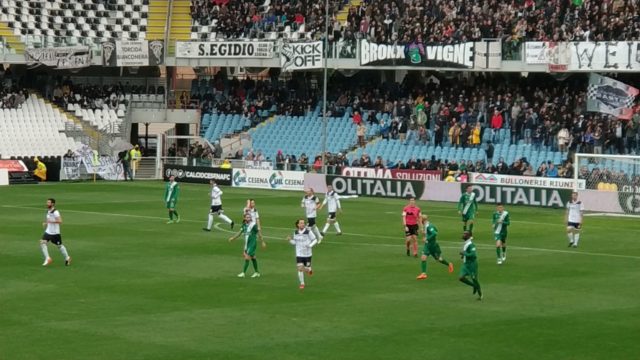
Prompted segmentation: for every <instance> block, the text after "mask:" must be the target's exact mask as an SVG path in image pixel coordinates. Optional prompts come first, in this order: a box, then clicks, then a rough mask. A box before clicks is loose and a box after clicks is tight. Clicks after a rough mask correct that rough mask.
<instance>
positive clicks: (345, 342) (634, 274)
mask: <svg viewBox="0 0 640 360" xmlns="http://www.w3.org/2000/svg"><path fill="white" fill-rule="evenodd" d="M163 190H164V188H163V185H162V184H161V183H160V182H135V183H97V184H92V183H80V184H43V185H37V186H12V187H2V188H0V197H1V198H2V203H1V204H0V359H3V360H5V359H6V360H23V359H47V360H50V359H64V360H72V359H82V360H88V359H91V360H98V359H106V360H113V359H126V360H134V359H166V360H176V359H188V360H199V359H216V360H221V359H252V360H262V359H296V360H298V359H305V360H307V359H319V360H330V359H450V360H456V359H518V360H522V359H536V360H541V359H553V360H557V359H580V360H584V359H607V360H612V359H637V358H638V356H639V355H638V345H637V344H638V338H639V337H638V335H639V334H640V333H639V332H638V331H639V329H640V320H638V316H639V315H640V301H638V299H639V295H640V291H639V290H638V279H639V277H638V274H639V272H638V269H639V268H640V241H639V240H640V235H638V234H640V222H638V220H637V219H630V218H613V217H607V218H600V217H588V218H587V219H586V222H585V230H584V233H583V235H582V238H581V241H580V247H579V248H577V249H569V248H567V239H566V236H565V232H564V229H565V227H564V224H563V218H564V214H563V211H562V210H544V209H537V208H532V207H526V208H525V207H507V210H509V211H510V213H511V219H512V220H511V221H512V222H511V226H510V227H509V239H508V252H507V255H508V259H507V262H506V263H505V264H504V265H502V266H498V265H496V263H495V262H496V259H495V247H494V242H493V236H492V233H491V214H492V212H493V210H494V208H493V207H491V206H488V205H484V206H483V205H480V208H479V212H478V214H477V216H476V225H475V234H474V235H475V236H474V237H475V242H476V243H477V244H478V249H479V257H480V263H479V273H480V281H481V283H482V287H483V291H484V295H485V297H484V300H483V301H477V300H476V298H475V297H474V296H472V294H471V288H470V287H468V286H465V285H463V284H462V283H460V282H459V281H458V280H457V274H458V269H459V268H460V260H459V256H458V255H457V254H458V251H459V248H460V246H461V243H462V241H461V240H460V235H461V229H462V223H461V222H460V217H459V216H458V214H457V211H456V204H455V203H448V204H447V203H427V202H418V204H419V206H420V207H421V208H422V209H423V211H424V212H426V213H427V214H429V215H430V218H431V221H432V222H433V223H435V224H436V226H437V227H438V229H439V231H440V235H439V236H438V240H439V242H440V245H441V247H442V251H443V255H444V256H445V258H447V259H450V260H452V261H454V263H455V266H456V270H455V272H454V274H449V273H448V272H447V269H446V267H445V266H442V265H441V264H438V263H436V262H435V261H433V260H432V259H430V260H429V269H428V273H429V279H427V280H425V281H416V279H415V277H416V275H418V274H419V272H420V266H419V259H415V258H413V257H407V256H406V255H405V249H404V241H403V228H402V222H401V218H400V214H401V211H402V206H403V205H404V204H405V201H402V200H389V199H374V198H359V199H348V200H344V201H343V202H342V207H343V209H344V212H343V213H342V214H339V217H338V219H339V221H340V224H341V226H342V230H343V232H344V235H342V236H336V235H335V234H334V229H333V228H331V229H330V230H329V233H328V234H327V236H326V237H325V240H324V241H323V242H322V244H320V245H318V247H316V248H315V249H314V256H313V268H314V275H313V277H307V278H306V283H307V288H306V289H305V290H304V291H300V290H298V282H297V274H296V270H295V260H294V259H295V258H294V256H295V255H294V249H293V247H292V246H290V245H289V244H288V243H287V242H286V241H285V240H284V239H285V237H286V235H287V234H288V232H289V231H291V230H292V229H293V224H294V221H295V219H297V218H299V217H302V216H303V209H302V208H300V198H301V197H302V192H299V193H294V192H269V191H256V190H249V189H232V188H230V187H224V188H223V190H224V192H225V193H224V195H223V204H224V209H225V213H226V214H227V215H228V216H230V217H231V218H232V219H233V220H235V221H236V229H238V226H239V223H240V219H241V211H242V207H243V206H244V203H245V200H246V199H247V198H249V197H253V198H255V199H256V201H257V208H258V210H259V211H260V215H261V219H262V224H263V232H264V234H265V239H266V240H267V242H268V247H267V248H266V249H262V248H259V249H258V259H259V261H260V270H261V273H262V277H261V278H258V279H252V278H249V277H247V278H244V279H239V278H237V277H236V274H238V273H239V272H240V270H241V267H242V258H241V252H242V241H241V239H239V240H238V241H235V242H233V243H231V244H229V243H228V241H227V239H228V238H229V236H230V235H231V233H230V230H229V227H228V225H226V224H218V221H217V220H216V224H218V225H217V227H216V228H214V229H213V231H212V232H210V233H207V232H204V231H202V227H203V226H204V225H205V224H206V219H207V212H208V208H209V198H208V187H207V186H205V185H189V184H182V185H181V195H180V200H179V202H178V206H177V210H178V212H179V213H180V215H181V217H182V221H181V222H180V223H179V224H171V225H167V224H166V221H167V214H166V209H165V203H164V201H163V198H162V195H163ZM47 197H54V198H56V200H57V201H58V204H57V205H58V208H59V210H60V212H61V213H62V217H63V220H64V224H63V226H62V234H63V241H64V243H65V245H66V246H67V248H68V250H69V252H70V254H71V256H72V257H73V259H74V262H73V264H72V266H70V267H65V266H64V262H63V259H62V257H61V255H60V253H59V251H58V250H57V249H56V248H54V247H52V246H50V248H49V251H50V254H51V256H52V257H53V259H54V262H53V264H52V265H51V266H50V267H48V268H43V267H42V266H41V264H42V261H43V259H42V255H41V253H40V249H39V246H38V239H40V236H41V234H42V227H41V223H42V221H43V218H44V215H45V201H46V198H47ZM325 217H326V212H325V210H323V211H321V213H320V216H319V220H320V221H319V224H320V226H322V225H324V218H325ZM249 274H251V270H250V271H249Z"/></svg>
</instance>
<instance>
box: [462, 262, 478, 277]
mask: <svg viewBox="0 0 640 360" xmlns="http://www.w3.org/2000/svg"><path fill="white" fill-rule="evenodd" d="M463 276H471V277H474V276H478V262H477V261H471V262H466V263H463V264H462V268H461V269H460V277H463Z"/></svg>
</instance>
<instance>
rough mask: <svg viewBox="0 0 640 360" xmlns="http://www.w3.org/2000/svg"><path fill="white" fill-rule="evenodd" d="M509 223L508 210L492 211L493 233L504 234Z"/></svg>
mask: <svg viewBox="0 0 640 360" xmlns="http://www.w3.org/2000/svg"><path fill="white" fill-rule="evenodd" d="M500 221H502V222H500ZM509 224H511V218H510V216H509V212H508V211H506V210H504V211H503V212H502V213H499V212H497V211H496V212H494V213H493V233H494V234H495V235H501V236H506V235H507V227H509Z"/></svg>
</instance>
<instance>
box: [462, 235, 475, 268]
mask: <svg viewBox="0 0 640 360" xmlns="http://www.w3.org/2000/svg"><path fill="white" fill-rule="evenodd" d="M462 259H463V260H464V263H465V264H472V263H475V262H477V261H478V254H477V252H476V244H474V243H473V242H472V241H471V240H467V241H465V242H464V246H463V247H462Z"/></svg>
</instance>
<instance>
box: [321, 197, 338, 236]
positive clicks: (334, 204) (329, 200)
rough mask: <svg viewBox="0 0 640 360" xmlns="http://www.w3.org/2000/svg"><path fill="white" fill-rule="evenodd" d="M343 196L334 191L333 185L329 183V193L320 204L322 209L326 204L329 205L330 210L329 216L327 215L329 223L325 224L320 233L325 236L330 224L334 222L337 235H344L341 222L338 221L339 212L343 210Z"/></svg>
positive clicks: (328, 209)
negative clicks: (337, 214) (341, 200)
mask: <svg viewBox="0 0 640 360" xmlns="http://www.w3.org/2000/svg"><path fill="white" fill-rule="evenodd" d="M340 199H341V196H340V195H338V194H337V193H336V192H335V191H333V186H331V185H327V195H326V196H325V198H324V201H322V204H321V205H320V209H322V208H323V207H324V206H325V205H327V211H328V212H329V216H328V217H327V223H326V224H324V227H323V228H322V231H321V232H320V234H321V235H322V236H324V234H325V233H326V232H327V230H329V226H330V225H331V224H333V227H335V228H336V233H337V235H342V230H340V223H338V219H337V218H336V213H337V212H342V207H341V206H340Z"/></svg>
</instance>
